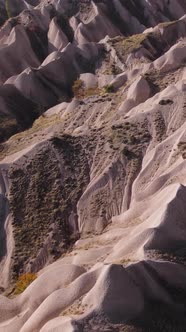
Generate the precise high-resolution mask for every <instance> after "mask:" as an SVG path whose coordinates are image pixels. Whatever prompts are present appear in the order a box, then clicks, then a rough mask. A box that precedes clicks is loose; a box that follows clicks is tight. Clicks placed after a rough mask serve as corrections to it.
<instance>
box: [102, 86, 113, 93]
mask: <svg viewBox="0 0 186 332" xmlns="http://www.w3.org/2000/svg"><path fill="white" fill-rule="evenodd" d="M104 90H105V92H106V93H112V92H114V86H113V85H112V84H108V85H105V86H104Z"/></svg>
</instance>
